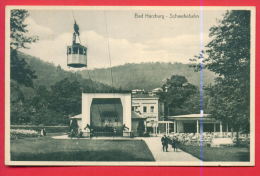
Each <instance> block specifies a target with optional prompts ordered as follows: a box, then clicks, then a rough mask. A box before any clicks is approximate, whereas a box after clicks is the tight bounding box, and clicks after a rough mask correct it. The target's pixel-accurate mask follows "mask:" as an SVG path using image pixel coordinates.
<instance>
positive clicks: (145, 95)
mask: <svg viewBox="0 0 260 176" xmlns="http://www.w3.org/2000/svg"><path fill="white" fill-rule="evenodd" d="M132 98H159V97H158V96H156V95H153V96H152V95H149V94H132Z"/></svg>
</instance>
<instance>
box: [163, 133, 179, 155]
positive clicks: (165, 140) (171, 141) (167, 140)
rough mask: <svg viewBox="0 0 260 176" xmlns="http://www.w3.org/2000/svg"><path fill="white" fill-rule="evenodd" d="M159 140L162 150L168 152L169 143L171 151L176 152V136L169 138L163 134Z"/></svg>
mask: <svg viewBox="0 0 260 176" xmlns="http://www.w3.org/2000/svg"><path fill="white" fill-rule="evenodd" d="M161 142H162V148H163V152H168V145H171V146H172V149H173V151H174V152H177V148H178V140H177V138H175V137H173V138H172V139H171V138H170V137H169V136H166V135H164V136H163V137H162V138H161Z"/></svg>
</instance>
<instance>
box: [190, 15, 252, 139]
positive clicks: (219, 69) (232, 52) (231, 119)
mask: <svg viewBox="0 0 260 176" xmlns="http://www.w3.org/2000/svg"><path fill="white" fill-rule="evenodd" d="M210 37H211V41H210V42H209V43H208V45H207V46H206V49H205V51H203V53H202V55H201V56H200V57H196V58H195V61H198V60H200V59H201V58H203V64H204V67H205V68H207V69H209V70H211V71H213V72H215V73H216V74H217V75H218V76H219V77H218V78H216V79H215V84H214V85H213V86H209V87H208V88H207V90H208V91H209V93H210V95H211V99H210V102H209V106H210V108H209V111H210V113H211V114H212V117H214V118H217V119H220V120H222V121H223V122H224V123H228V124H229V126H230V127H231V128H233V129H234V130H235V131H236V132H237V133H238V132H239V131H248V129H249V119H250V118H249V117H250V11H244V10H232V11H227V12H226V13H225V15H224V17H223V19H222V20H220V21H219V23H218V25H216V26H213V27H212V28H211V29H210ZM197 66H198V65H197ZM199 67H200V66H199ZM237 136H238V135H237Z"/></svg>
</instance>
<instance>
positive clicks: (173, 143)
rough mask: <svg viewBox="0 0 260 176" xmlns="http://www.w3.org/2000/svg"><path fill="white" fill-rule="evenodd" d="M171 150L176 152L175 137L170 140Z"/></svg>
mask: <svg viewBox="0 0 260 176" xmlns="http://www.w3.org/2000/svg"><path fill="white" fill-rule="evenodd" d="M172 149H173V151H174V152H177V139H176V138H175V137H173V138H172Z"/></svg>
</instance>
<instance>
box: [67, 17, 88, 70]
mask: <svg viewBox="0 0 260 176" xmlns="http://www.w3.org/2000/svg"><path fill="white" fill-rule="evenodd" d="M73 27H74V32H73V36H72V45H71V46H67V66H68V67H73V68H82V67H87V47H85V46H83V45H81V41H80V37H79V36H80V33H79V26H78V24H77V22H76V20H75V19H74V26H73ZM77 38H78V42H77Z"/></svg>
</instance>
